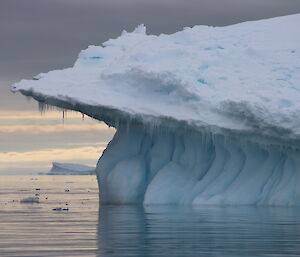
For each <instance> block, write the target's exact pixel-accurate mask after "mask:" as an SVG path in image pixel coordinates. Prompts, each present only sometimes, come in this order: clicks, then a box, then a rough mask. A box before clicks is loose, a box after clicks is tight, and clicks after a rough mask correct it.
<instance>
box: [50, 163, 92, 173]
mask: <svg viewBox="0 0 300 257" xmlns="http://www.w3.org/2000/svg"><path fill="white" fill-rule="evenodd" d="M46 174H47V175H92V174H95V168H93V167H90V166H86V165H82V164H74V163H58V162H53V163H52V168H51V170H50V171H49V172H48V173H46Z"/></svg>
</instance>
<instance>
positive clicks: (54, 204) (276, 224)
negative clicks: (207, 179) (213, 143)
mask: <svg viewBox="0 0 300 257" xmlns="http://www.w3.org/2000/svg"><path fill="white" fill-rule="evenodd" d="M36 189H40V190H36ZM68 190H69V191H68ZM37 192H38V194H39V199H40V200H39V202H38V203H20V200H21V199H23V198H26V197H32V196H34V195H35V194H36V193H37ZM66 203H67V204H68V205H66ZM59 207H61V208H68V211H54V210H53V209H55V208H59ZM299 216H300V208H297V207H289V208H282V207H257V208H256V207H246V206H236V207H213V206H202V207H197V208H192V207H187V206H181V207H179V206H177V207H175V206H145V207H143V206H142V205H102V206H100V207H99V201H98V190H97V180H96V177H95V176H72V175H71V176H55V175H54V176H36V178H34V179H33V178H32V177H30V176H6V177H5V176H1V177H0V256H1V257H8V256H9V257H13V256H18V257H19V256H30V257H33V256H37V257H41V256H43V257H47V256H52V257H53V256H59V257H61V256H64V257H66V256H70V257H71V256H72V257H74V256H97V257H116V256H118V257H123V256H126V257H127V256H128V257H129V256H130V257H131V256H139V257H152V256H153V257H154V256H155V257H157V256H158V257H172V256H178V257H179V256H180V257H186V256H189V257H190V256H197V257H199V256H200V257H210V256H218V257H219V256H220V257H224V256H225V257H227V256H228V257H236V256H255V257H257V256H277V257H278V256H284V257H287V256H300V219H299Z"/></svg>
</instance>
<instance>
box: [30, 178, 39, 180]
mask: <svg viewBox="0 0 300 257" xmlns="http://www.w3.org/2000/svg"><path fill="white" fill-rule="evenodd" d="M30 180H38V178H31V179H30Z"/></svg>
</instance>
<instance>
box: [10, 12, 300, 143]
mask: <svg viewBox="0 0 300 257" xmlns="http://www.w3.org/2000/svg"><path fill="white" fill-rule="evenodd" d="M299 25H300V15H299V14H296V15H290V16H285V17H277V18H272V19H267V20H260V21H252V22H245V23H241V24H237V25H231V26H226V27H209V26H195V27H193V28H185V29H184V30H183V31H180V32H177V33H174V34H171V35H165V34H161V35H159V36H154V35H147V34H146V29H145V27H144V26H143V25H140V26H138V27H137V28H136V29H135V30H134V31H133V32H131V33H128V32H126V31H124V32H123V33H122V35H121V36H120V37H118V38H116V39H111V40H108V41H107V42H105V43H103V46H89V47H88V48H87V49H86V50H83V51H82V52H81V53H80V54H79V57H78V59H77V61H76V62H75V64H74V66H73V67H72V68H67V69H63V70H56V71H51V72H48V73H46V74H40V75H38V76H37V77H36V78H35V80H22V81H21V82H19V83H17V84H15V85H14V86H13V87H12V90H13V91H21V92H23V93H25V94H28V95H33V96H36V97H37V96H40V100H42V99H43V101H46V102H47V98H48V99H50V98H52V99H57V100H61V101H66V102H69V103H72V104H73V105H75V104H83V105H84V104H88V105H91V106H98V107H102V110H103V112H105V110H117V111H120V113H121V114H124V115H125V116H126V115H129V116H131V118H137V117H138V118H139V119H140V121H141V122H147V121H149V118H150V117H151V119H150V120H151V122H153V118H159V119H162V118H171V119H172V120H175V121H183V122H184V123H186V124H188V125H191V126H194V127H198V128H210V129H212V130H219V129H221V130H222V129H225V130H233V131H239V132H250V133H255V134H260V135H268V136H272V137H278V138H284V139H292V140H293V139H299V138H300V118H299V114H300V33H299ZM112 125H114V124H112Z"/></svg>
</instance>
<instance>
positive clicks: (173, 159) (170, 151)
mask: <svg viewBox="0 0 300 257" xmlns="http://www.w3.org/2000/svg"><path fill="white" fill-rule="evenodd" d="M299 173H300V155H299V152H298V151H297V150H292V149H283V148H280V147H278V146H272V145H271V144H270V145H260V144H258V143H252V142H247V141H240V140H237V139H231V138H229V137H228V138H227V137H226V136H221V135H212V134H210V133H196V132H192V131H190V132H189V131H184V132H183V131H180V130H177V131H176V130H174V131H167V130H162V129H156V130H153V129H152V130H151V131H148V130H147V129H145V127H143V126H140V125H132V126H130V128H128V125H125V124H119V126H118V129H117V132H116V134H115V136H114V138H113V140H112V141H111V142H110V143H109V145H108V147H107V149H106V150H105V152H104V154H103V155H102V157H101V158H100V160H99V162H98V165H97V174H98V176H99V184H100V199H101V202H102V203H109V204H136V203H144V204H188V205H190V204H194V205H200V204H216V205H236V204H246V205H299V204H300V187H299V186H298V185H299V179H300V177H299Z"/></svg>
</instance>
